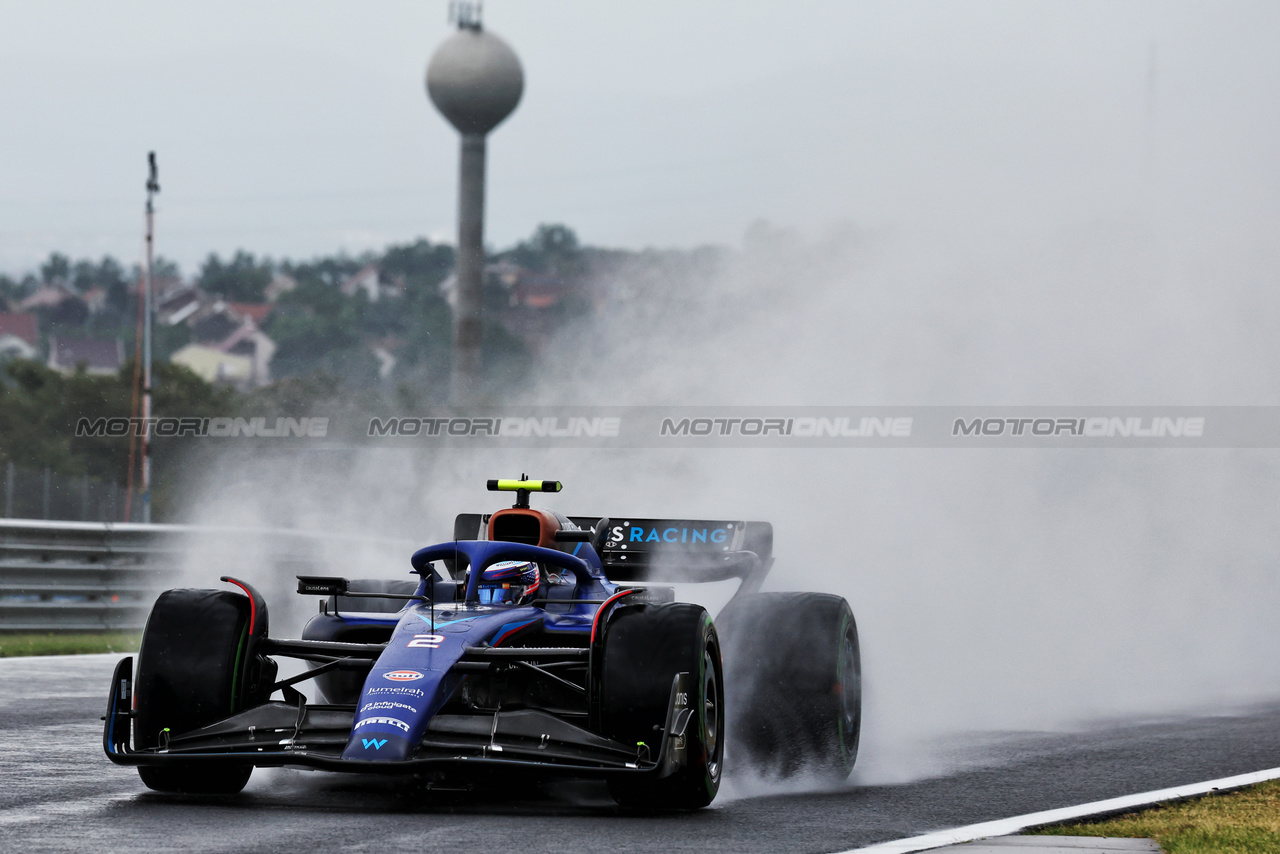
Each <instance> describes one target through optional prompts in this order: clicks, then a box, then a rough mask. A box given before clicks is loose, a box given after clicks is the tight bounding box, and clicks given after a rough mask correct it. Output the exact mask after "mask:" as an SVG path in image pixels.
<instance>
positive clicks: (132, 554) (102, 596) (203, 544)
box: [0, 519, 421, 632]
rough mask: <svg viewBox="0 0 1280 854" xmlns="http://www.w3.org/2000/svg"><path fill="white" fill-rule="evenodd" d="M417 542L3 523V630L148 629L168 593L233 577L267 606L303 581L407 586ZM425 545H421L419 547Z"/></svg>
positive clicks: (190, 529) (0, 539)
mask: <svg viewBox="0 0 1280 854" xmlns="http://www.w3.org/2000/svg"><path fill="white" fill-rule="evenodd" d="M414 545H415V544H414V543H413V542H410V541H405V540H397V539H387V538H378V537H369V536H362V535H347V534H333V533H314V532H303V531H291V530H278V529H266V528H224V527H200V526H193V525H138V524H111V523H96V522H47V521H40V520H28V519H0V631H9V632H13V631H99V630H113V631H119V630H133V629H141V628H142V626H143V625H144V623H145V622H146V618H147V613H148V612H149V611H150V609H151V604H152V602H154V601H155V597H156V596H157V595H158V594H159V592H160V591H161V590H164V589H166V588H168V587H180V586H193V587H216V586H218V578H219V576H222V575H231V576H236V577H240V578H244V579H246V580H249V581H251V583H253V584H254V585H255V586H257V587H258V588H259V589H260V590H261V591H262V593H263V595H264V596H266V597H267V598H268V600H269V601H270V600H282V599H287V598H288V597H292V596H293V595H294V594H293V588H294V586H295V585H296V582H295V581H294V576H295V575H299V574H303V575H345V576H348V577H350V576H353V575H356V576H366V577H369V576H372V577H384V578H386V577H399V576H400V575H402V574H404V573H405V572H406V570H407V569H408V555H409V554H410V553H411V552H412V550H413V547H414ZM418 545H421V544H420V543H419V544H418Z"/></svg>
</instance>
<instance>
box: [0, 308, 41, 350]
mask: <svg viewBox="0 0 1280 854" xmlns="http://www.w3.org/2000/svg"><path fill="white" fill-rule="evenodd" d="M39 332H40V330H39V324H38V323H37V322H36V316H35V315H34V314H27V313H25V312H12V313H10V312H3V313H0V360H7V359H34V358H36V356H37V354H38V353H39V350H40V348H39V343H40V334H39Z"/></svg>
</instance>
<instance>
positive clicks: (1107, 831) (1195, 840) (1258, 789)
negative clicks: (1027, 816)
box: [1031, 780, 1280, 854]
mask: <svg viewBox="0 0 1280 854" xmlns="http://www.w3.org/2000/svg"><path fill="white" fill-rule="evenodd" d="M1031 833H1034V834H1036V835H1052V836H1129V837H1134V836H1136V837H1149V838H1151V839H1154V840H1155V841H1156V842H1158V843H1160V847H1161V848H1163V849H1164V850H1165V851H1167V852H1168V854H1275V852H1278V851H1280V780H1272V781H1269V782H1266V783H1259V784H1258V785H1256V786H1250V787H1249V788H1247V789H1240V790H1238V791H1234V792H1226V793H1223V794H1218V795H1205V796H1204V797H1201V798H1196V799H1195V800H1192V801H1181V802H1178V803H1173V804H1163V805H1160V806H1155V807H1151V808H1150V809H1146V810H1143V811H1141V812H1135V813H1128V814H1125V815H1121V816H1116V817H1115V818H1109V819H1105V820H1103V821H1094V822H1088V823H1081V824H1063V825H1055V826H1053V827H1044V828H1040V829H1038V830H1034V831H1031Z"/></svg>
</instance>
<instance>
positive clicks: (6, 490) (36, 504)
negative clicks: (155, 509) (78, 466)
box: [0, 460, 140, 522]
mask: <svg viewBox="0 0 1280 854" xmlns="http://www.w3.org/2000/svg"><path fill="white" fill-rule="evenodd" d="M0 482H2V488H3V499H2V501H0V511H3V512H2V513H0V515H3V517H4V518H6V519H66V520H68V521H76V522H114V521H117V520H119V519H123V518H124V510H125V493H126V490H125V488H124V487H123V486H121V485H120V484H118V483H114V482H112V481H108V480H101V479H99V478H96V477H89V475H88V474H87V473H86V474H78V475H67V474H59V473H57V472H55V471H53V469H51V468H50V467H49V466H45V467H44V468H43V469H38V470H33V469H24V468H18V467H17V466H15V465H14V464H13V461H12V460H10V461H8V462H6V463H5V464H4V466H3V467H2V468H0ZM139 503H140V502H139V501H138V500H136V499H135V501H134V505H135V508H136V507H137V506H138V505H139ZM133 512H134V513H137V512H138V511H137V510H136V509H134V511H133Z"/></svg>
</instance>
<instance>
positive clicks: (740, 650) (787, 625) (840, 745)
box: [716, 593, 862, 781]
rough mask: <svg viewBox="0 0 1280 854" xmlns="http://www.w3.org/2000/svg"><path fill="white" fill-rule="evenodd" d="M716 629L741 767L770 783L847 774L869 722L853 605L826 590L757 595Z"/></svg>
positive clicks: (731, 608)
mask: <svg viewBox="0 0 1280 854" xmlns="http://www.w3.org/2000/svg"><path fill="white" fill-rule="evenodd" d="M716 622H717V623H718V624H719V625H720V627H721V631H722V638H723V644H724V656H725V681H726V682H727V684H728V686H729V692H730V694H729V739H730V745H731V747H730V751H731V754H732V755H731V757H730V758H731V760H732V761H733V762H734V764H735V766H737V765H745V766H746V767H748V768H752V769H753V770H755V771H757V772H759V773H762V774H765V775H767V776H772V777H791V776H794V775H796V774H800V773H816V774H818V775H819V776H821V777H822V778H824V779H827V780H831V781H841V780H844V779H845V778H846V777H848V776H849V772H850V771H852V770H853V763H854V760H855V759H856V758H857V755H858V737H859V733H860V730H861V724H862V668H861V661H860V657H859V650H858V628H857V624H856V623H855V622H854V618H853V611H852V610H851V609H850V608H849V603H848V602H846V601H845V600H844V599H842V598H841V597H839V596H831V595H828V594H825V593H757V594H754V595H750V596H745V597H743V598H742V599H740V600H737V601H734V602H730V603H729V605H728V606H727V607H726V608H725V610H724V612H722V613H721V614H720V616H719V617H718V618H717V620H716Z"/></svg>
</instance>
